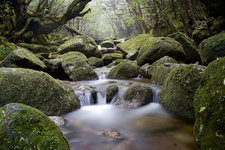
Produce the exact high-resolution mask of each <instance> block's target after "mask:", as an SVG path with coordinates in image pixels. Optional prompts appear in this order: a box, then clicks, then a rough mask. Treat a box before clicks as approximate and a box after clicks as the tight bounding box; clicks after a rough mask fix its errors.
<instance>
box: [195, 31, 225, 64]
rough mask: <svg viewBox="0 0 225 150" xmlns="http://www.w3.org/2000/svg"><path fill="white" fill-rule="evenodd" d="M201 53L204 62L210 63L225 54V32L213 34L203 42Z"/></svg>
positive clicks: (200, 46) (200, 47) (200, 48)
mask: <svg viewBox="0 0 225 150" xmlns="http://www.w3.org/2000/svg"><path fill="white" fill-rule="evenodd" d="M199 54H200V57H201V60H202V63H203V64H206V65H207V64H209V63H210V62H212V61H213V60H215V59H217V58H218V57H223V56H225V33H220V34H217V35H215V36H212V37H210V38H208V39H206V40H204V41H202V42H201V44H200V45H199Z"/></svg>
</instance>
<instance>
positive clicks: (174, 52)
mask: <svg viewBox="0 0 225 150" xmlns="http://www.w3.org/2000/svg"><path fill="white" fill-rule="evenodd" d="M164 56H170V57H172V58H173V59H176V60H178V61H181V60H184V58H185V52H184V50H183V47H182V45H181V44H180V43H179V42H177V41H176V40H174V39H172V38H169V37H150V38H148V40H146V41H145V42H144V43H143V44H142V46H141V48H140V52H139V55H138V58H137V63H138V65H139V66H142V65H144V64H146V63H150V64H151V63H153V62H155V61H157V60H158V59H160V58H162V57H164Z"/></svg>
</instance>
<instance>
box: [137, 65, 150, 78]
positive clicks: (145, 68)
mask: <svg viewBox="0 0 225 150" xmlns="http://www.w3.org/2000/svg"><path fill="white" fill-rule="evenodd" d="M149 67H151V65H150V64H149V63H147V64H144V65H143V66H141V68H140V70H139V72H140V74H141V75H142V76H143V77H144V78H150V77H151V76H150V75H149V74H148V68H149Z"/></svg>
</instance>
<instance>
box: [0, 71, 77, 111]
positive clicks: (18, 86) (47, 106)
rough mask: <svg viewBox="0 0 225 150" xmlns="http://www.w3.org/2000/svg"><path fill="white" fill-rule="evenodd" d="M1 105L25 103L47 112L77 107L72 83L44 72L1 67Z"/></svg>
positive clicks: (70, 109) (69, 109)
mask: <svg viewBox="0 0 225 150" xmlns="http://www.w3.org/2000/svg"><path fill="white" fill-rule="evenodd" d="M0 85H1V86H0V93H1V94H0V106H3V105H5V104H7V103H15V102H16V103H24V104H27V105H30V106H32V107H35V108H37V109H39V110H41V111H42V112H44V113H45V114H46V115H62V114H65V113H68V112H70V111H72V110H74V109H76V108H79V107H80V104H79V100H78V99H77V97H76V95H75V94H74V91H73V89H72V87H71V86H69V85H67V86H66V85H62V83H61V82H59V81H57V80H55V79H54V78H52V77H51V76H50V75H48V74H47V73H44V72H39V71H34V70H31V69H22V68H17V69H16V68H0Z"/></svg>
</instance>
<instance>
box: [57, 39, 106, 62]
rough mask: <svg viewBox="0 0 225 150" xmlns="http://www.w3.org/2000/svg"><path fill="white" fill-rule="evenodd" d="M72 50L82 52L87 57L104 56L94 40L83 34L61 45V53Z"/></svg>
mask: <svg viewBox="0 0 225 150" xmlns="http://www.w3.org/2000/svg"><path fill="white" fill-rule="evenodd" d="M71 51H78V52H81V53H83V54H84V55H85V56H87V57H91V56H94V57H99V58H100V57H101V56H102V54H101V52H100V51H99V50H98V47H97V44H96V43H95V42H94V40H93V39H92V38H90V37H87V36H83V35H79V36H76V37H74V38H72V39H71V40H69V41H67V42H65V43H64V44H62V45H61V46H60V47H59V53H60V54H65V53H68V52H71Z"/></svg>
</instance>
